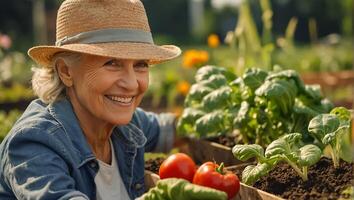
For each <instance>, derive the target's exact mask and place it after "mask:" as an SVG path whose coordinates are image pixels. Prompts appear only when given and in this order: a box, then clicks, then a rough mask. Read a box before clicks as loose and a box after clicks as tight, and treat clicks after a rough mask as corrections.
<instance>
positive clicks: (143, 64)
mask: <svg viewBox="0 0 354 200" xmlns="http://www.w3.org/2000/svg"><path fill="white" fill-rule="evenodd" d="M135 68H139V69H140V70H143V69H147V68H149V64H148V63H147V62H145V61H143V62H138V63H136V64H135Z"/></svg>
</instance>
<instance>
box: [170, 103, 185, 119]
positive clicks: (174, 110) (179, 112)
mask: <svg viewBox="0 0 354 200" xmlns="http://www.w3.org/2000/svg"><path fill="white" fill-rule="evenodd" d="M170 112H172V113H174V114H175V115H176V117H177V118H178V117H180V116H181V115H182V113H183V106H175V107H173V108H172V109H171V110H170Z"/></svg>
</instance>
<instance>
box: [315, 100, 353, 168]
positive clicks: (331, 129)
mask: <svg viewBox="0 0 354 200" xmlns="http://www.w3.org/2000/svg"><path fill="white" fill-rule="evenodd" d="M350 120H351V113H350V112H349V110H347V109H346V108H344V107H337V108H334V109H333V110H331V112H330V113H329V114H321V115H318V116H316V117H314V118H313V119H312V120H311V121H310V123H309V126H308V130H309V132H310V134H312V135H313V136H314V137H315V138H316V139H317V140H318V141H320V142H321V143H323V144H324V145H326V146H329V150H330V153H331V157H332V161H333V164H334V167H335V168H337V167H338V166H339V158H340V157H341V154H342V152H346V151H349V152H350V148H349V149H348V148H345V149H343V148H344V147H345V145H343V142H345V141H344V140H343V139H344V138H345V136H346V135H347V136H350ZM349 147H350V146H349ZM350 158H351V156H349V158H347V159H346V160H350Z"/></svg>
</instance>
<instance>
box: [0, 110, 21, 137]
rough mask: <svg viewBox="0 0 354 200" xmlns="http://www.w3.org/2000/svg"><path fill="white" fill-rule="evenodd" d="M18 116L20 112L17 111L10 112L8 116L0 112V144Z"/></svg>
mask: <svg viewBox="0 0 354 200" xmlns="http://www.w3.org/2000/svg"><path fill="white" fill-rule="evenodd" d="M20 115H21V112H20V111H18V110H11V111H10V112H9V113H8V114H7V113H5V112H2V111H1V112H0V142H1V141H2V140H3V139H4V138H5V137H6V135H7V134H8V132H9V131H10V130H11V128H12V126H13V124H14V123H15V122H16V120H17V119H18V118H19V117H20Z"/></svg>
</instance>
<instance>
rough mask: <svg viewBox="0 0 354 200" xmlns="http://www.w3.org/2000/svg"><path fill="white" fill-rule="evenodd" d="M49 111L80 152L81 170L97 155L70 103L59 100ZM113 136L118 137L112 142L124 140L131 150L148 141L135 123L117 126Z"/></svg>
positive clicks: (50, 106)
mask: <svg viewBox="0 0 354 200" xmlns="http://www.w3.org/2000/svg"><path fill="white" fill-rule="evenodd" d="M48 109H49V112H50V114H51V115H52V116H53V117H54V118H55V119H56V120H57V121H58V122H59V123H60V124H61V126H62V127H63V129H64V130H65V133H66V134H67V136H68V137H69V138H70V139H71V141H72V142H73V146H74V148H76V150H77V151H78V153H79V156H80V163H78V166H77V167H78V168H79V167H81V166H83V165H84V164H85V163H87V162H89V161H91V160H93V159H95V155H94V154H93V152H92V150H91V148H90V146H89V144H88V142H87V140H86V138H85V135H84V133H83V131H82V129H81V127H80V125H79V120H78V119H77V117H76V115H75V112H74V109H73V107H72V105H71V103H70V101H69V100H68V99H66V98H64V99H60V100H57V101H55V102H54V103H52V104H50V105H49V106H48ZM113 134H116V136H118V137H111V139H112V140H114V139H119V140H122V142H123V143H125V145H127V146H129V147H130V148H140V147H143V146H144V145H145V143H146V140H147V139H146V137H145V135H144V133H143V131H142V130H141V129H140V128H139V127H138V126H137V125H135V124H134V123H133V122H130V123H129V124H127V125H125V126H117V127H116V128H115V130H113ZM113 134H112V135H113ZM113 144H114V142H113ZM115 149H117V148H115Z"/></svg>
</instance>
